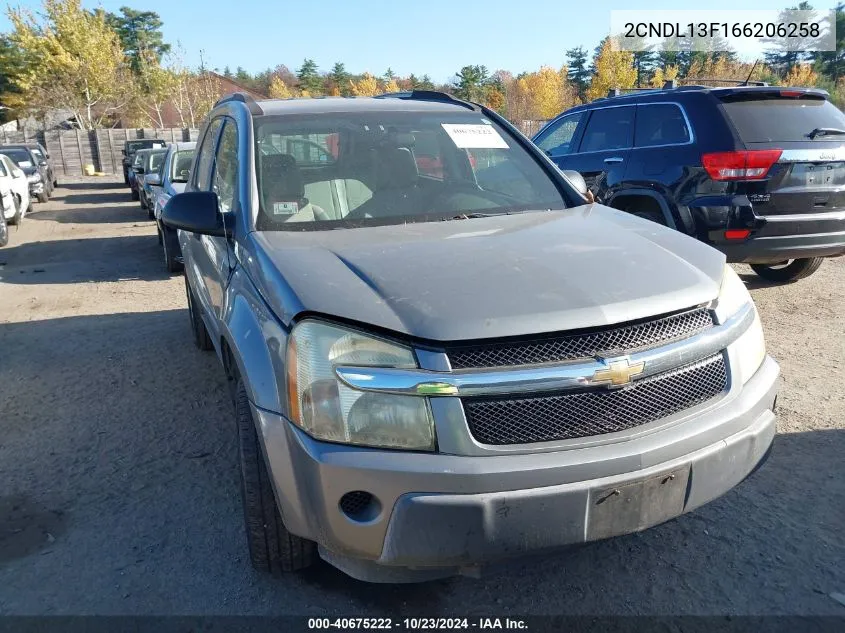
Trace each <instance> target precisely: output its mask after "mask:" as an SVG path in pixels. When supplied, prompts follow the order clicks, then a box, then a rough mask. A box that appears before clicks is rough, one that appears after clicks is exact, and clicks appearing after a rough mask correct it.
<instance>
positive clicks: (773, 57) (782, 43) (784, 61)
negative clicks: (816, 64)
mask: <svg viewBox="0 0 845 633" xmlns="http://www.w3.org/2000/svg"><path fill="white" fill-rule="evenodd" d="M812 10H813V7H812V5H811V4H810V3H809V2H806V1H804V2H801V3H800V4H799V5H798V6H797V7H790V8H789V9H786V10H785V11H812ZM778 21H779V22H789V21H790V18H789V15H788V14H787V13H785V12H784V11H781V12H780V13H779V14H778ZM810 39H811V38H807V39H804V38H794V37H793V38H786V37H783V38H775V39H770V40H763V41H764V42H767V43H768V44H769V46H770V47H769V49H768V50H767V52H766V53H765V55H764V59H765V60H766V65H767V66H769V68H771V69H772V70H773V71H774V72H776V73H777V74H778V75H780V76H781V77H784V76H786V75H788V74H789V72H790V71H791V70H792V67H793V66H795V65H796V64H798V63H800V62H801V61H802V60H804V59H805V58H808V57H809V55H808V54H807V53H805V52H804V51H806V50H807V48H808V47H809V46H808V42H809V40H810Z"/></svg>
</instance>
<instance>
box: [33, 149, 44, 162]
mask: <svg viewBox="0 0 845 633" xmlns="http://www.w3.org/2000/svg"><path fill="white" fill-rule="evenodd" d="M30 151H31V152H32V155H33V156H35V160H44V154H42V153H41V150H40V149H36V148H34V147H33V148H32V149H31V150H30Z"/></svg>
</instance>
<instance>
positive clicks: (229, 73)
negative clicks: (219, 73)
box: [223, 65, 235, 79]
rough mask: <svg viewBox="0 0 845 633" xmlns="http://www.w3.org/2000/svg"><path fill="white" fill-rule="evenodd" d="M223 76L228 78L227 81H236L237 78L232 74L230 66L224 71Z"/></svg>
mask: <svg viewBox="0 0 845 633" xmlns="http://www.w3.org/2000/svg"><path fill="white" fill-rule="evenodd" d="M223 76H224V77H226V79H234V78H235V76H234V75H233V74H232V69H231V68H229V66H228V65H227V66H226V67H225V68H224V69H223Z"/></svg>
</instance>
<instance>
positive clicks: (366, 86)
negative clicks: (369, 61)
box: [349, 73, 381, 97]
mask: <svg viewBox="0 0 845 633" xmlns="http://www.w3.org/2000/svg"><path fill="white" fill-rule="evenodd" d="M349 91H350V92H351V93H352V94H353V95H355V96H356V97H374V96H375V95H377V94H380V93H381V90H380V89H379V85H378V80H377V79H376V78H375V77H373V76H372V75H371V74H370V73H364V74H363V75H361V78H360V79H359V80H358V81H352V80H350V81H349Z"/></svg>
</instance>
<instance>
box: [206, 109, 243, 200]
mask: <svg viewBox="0 0 845 633" xmlns="http://www.w3.org/2000/svg"><path fill="white" fill-rule="evenodd" d="M238 165H239V162H238V126H237V125H236V124H235V122H234V121H230V120H227V121H226V125H224V126H223V134H221V136H220V144H219V145H218V146H217V158H216V159H215V161H214V178H213V181H214V185H213V187H212V191H214V192H215V193H217V196H218V197H219V198H220V210H221V211H231V210H232V208H233V206H234V203H235V196H236V192H237V190H238V172H239V170H238Z"/></svg>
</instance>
